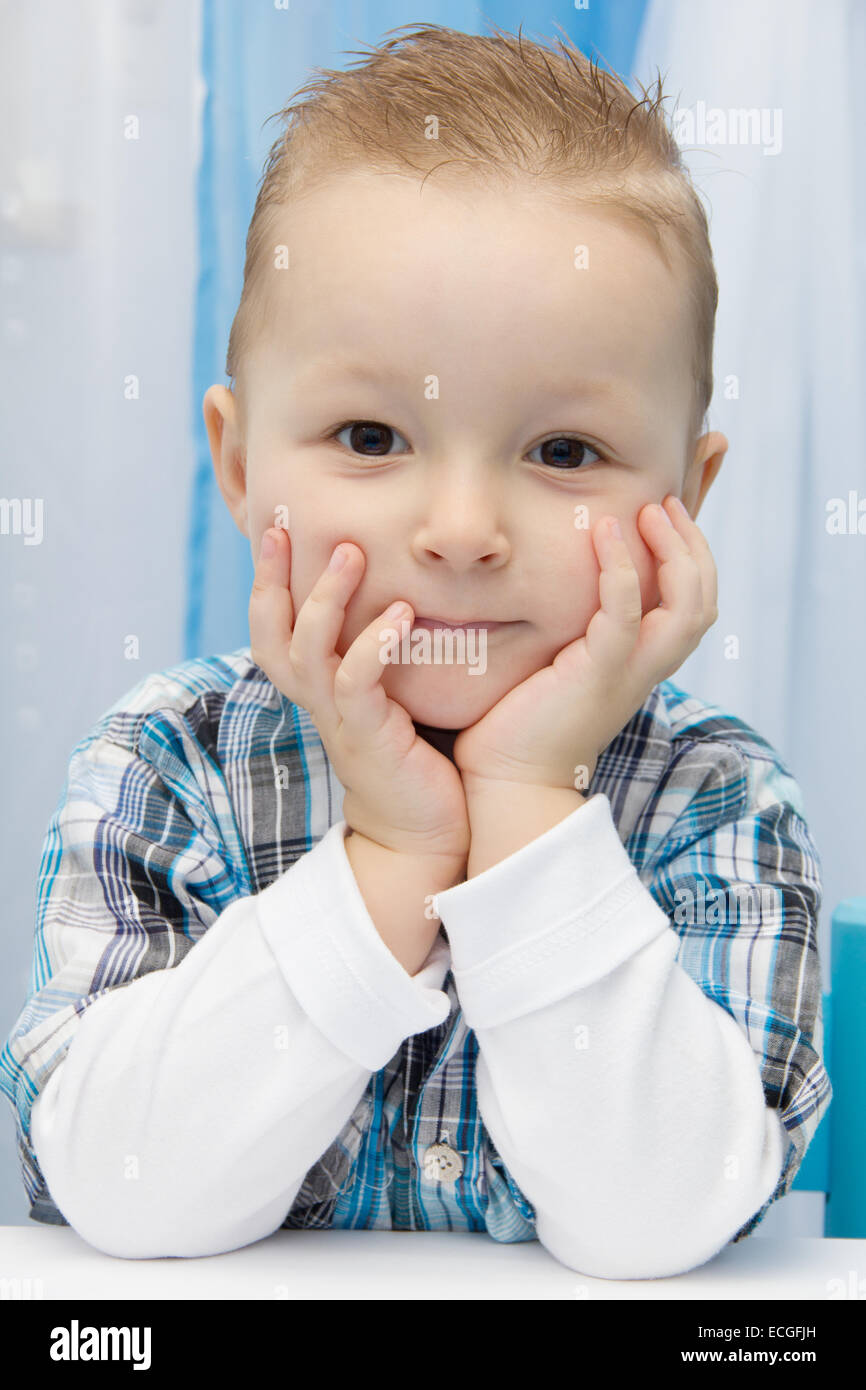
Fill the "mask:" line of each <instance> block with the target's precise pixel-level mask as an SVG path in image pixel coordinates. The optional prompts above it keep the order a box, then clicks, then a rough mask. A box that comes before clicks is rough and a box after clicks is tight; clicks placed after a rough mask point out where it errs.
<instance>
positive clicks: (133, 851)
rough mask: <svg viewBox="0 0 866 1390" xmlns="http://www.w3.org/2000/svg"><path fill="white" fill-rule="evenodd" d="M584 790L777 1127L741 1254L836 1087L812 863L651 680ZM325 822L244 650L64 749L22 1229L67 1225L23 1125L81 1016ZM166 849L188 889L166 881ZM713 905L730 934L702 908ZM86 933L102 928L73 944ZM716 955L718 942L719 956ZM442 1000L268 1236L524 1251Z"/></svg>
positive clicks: (728, 749)
mask: <svg viewBox="0 0 866 1390" xmlns="http://www.w3.org/2000/svg"><path fill="white" fill-rule="evenodd" d="M599 793H601V794H603V795H605V796H606V797H607V798H608V800H609V803H610V808H611V814H612V818H613V821H614V824H615V825H616V828H617V831H618V833H619V835H620V838H621V840H622V843H623V845H624V847H625V850H626V852H627V854H628V856H629V858H630V860H631V862H632V863H633V865H634V867H635V869H636V871H637V874H638V876H639V878H640V879H641V881H642V883H643V884H644V885H645V886H646V888H647V889H648V890H649V892H650V893H651V894H652V896H653V898H654V899H655V901H656V903H657V904H658V905H659V907H660V908H661V909H662V910H663V911H664V912H665V913H666V914H667V916H668V918H669V920H670V923H671V925H672V926H673V928H674V930H675V931H676V932H677V935H678V936H679V940H680V946H679V951H678V954H677V960H678V962H679V964H680V965H681V966H682V968H683V969H684V970H685V971H686V972H687V974H688V975H690V976H691V978H692V979H693V980H694V981H695V982H696V983H697V984H698V985H699V987H700V988H701V990H703V991H704V993H705V994H706V995H707V996H708V997H709V998H710V999H712V1000H714V1001H715V1002H716V1003H717V1004H719V1005H720V1006H721V1007H722V1008H723V1009H725V1010H726V1011H727V1012H728V1013H729V1014H730V1015H731V1016H732V1017H733V1018H734V1019H735V1020H736V1022H737V1023H738V1024H739V1026H740V1027H741V1028H742V1030H743V1032H744V1034H745V1035H746V1037H747V1039H748V1041H749V1043H750V1045H751V1047H752V1049H753V1051H754V1053H755V1055H756V1058H757V1059H758V1062H759V1065H760V1073H761V1080H762V1083H763V1089H764V1095H765V1100H766V1104H767V1105H768V1106H771V1107H773V1108H775V1109H776V1110H778V1112H779V1115H780V1118H781V1120H782V1122H783V1125H784V1128H785V1131H786V1133H787V1137H788V1149H787V1153H786V1157H785V1163H784V1168H783V1171H782V1174H781V1177H780V1180H779V1183H778V1185H777V1188H776V1190H775V1192H774V1193H773V1194H772V1196H771V1198H770V1199H769V1200H768V1201H767V1203H766V1204H765V1205H764V1207H762V1208H761V1210H760V1211H759V1212H758V1213H756V1214H755V1215H754V1216H753V1217H752V1219H751V1220H750V1221H749V1222H748V1223H747V1224H746V1225H745V1226H743V1227H742V1228H741V1229H740V1231H738V1232H737V1234H736V1235H735V1236H734V1240H739V1239H741V1238H742V1237H743V1236H745V1235H748V1234H749V1232H750V1231H751V1230H752V1229H753V1228H754V1226H755V1225H756V1224H757V1223H758V1221H759V1220H760V1219H761V1218H762V1217H763V1215H764V1214H765V1212H766V1211H767V1209H768V1208H769V1206H770V1204H771V1202H772V1201H775V1200H777V1199H778V1198H779V1197H781V1196H783V1195H784V1193H785V1192H787V1190H788V1189H789V1187H790V1185H791V1182H792V1181H793V1179H794V1176H795V1175H796V1172H797V1168H798V1167H799V1164H800V1162H801V1161H802V1158H803V1155H804V1153H805V1151H806V1148H807V1146H808V1144H809V1142H810V1140H811V1138H812V1136H813V1135H814V1133H815V1130H816V1129H817V1127H818V1124H819V1122H820V1120H821V1119H822V1117H823V1114H824V1112H825V1110H826V1108H827V1106H828V1105H829V1103H830V1099H831V1094H832V1091H831V1086H830V1081H829V1079H828V1076H827V1073H826V1071H825V1069H824V1066H823V1062H822V1057H821V1048H822V1032H823V1029H822V1018H821V975H820V968H819V958H818V950H817V935H816V932H817V918H818V911H819V907H820V903H821V880H820V861H819V858H818V854H817V851H816V849H815V846H814V844H813V842H812V839H811V837H810V834H809V831H808V828H807V826H806V823H805V820H804V817H803V808H802V804H801V797H800V792H799V788H798V787H797V784H796V782H795V781H794V779H793V777H792V775H791V773H790V772H789V770H788V769H787V768H786V767H785V765H784V764H783V763H782V762H781V760H780V759H779V757H778V755H777V754H776V753H775V752H774V750H773V749H772V748H771V746H770V745H769V744H768V743H767V742H766V741H765V740H764V739H763V738H762V737H761V736H760V735H759V734H757V733H756V732H755V731H754V730H753V729H751V728H750V727H749V726H748V725H747V724H745V723H744V722H743V721H742V720H740V719H738V718H736V717H735V716H734V715H731V714H728V713H725V712H724V711H722V710H720V709H718V708H716V707H715V706H712V705H710V704H708V703H706V702H705V701H703V700H700V699H698V698H697V697H695V696H693V695H690V694H688V693H687V692H686V691H684V690H682V689H681V688H679V687H678V686H677V685H675V684H674V683H673V682H672V681H670V680H667V681H663V682H661V683H660V684H659V685H657V686H656V687H655V689H654V690H653V691H652V693H651V694H650V696H649V698H648V700H647V701H646V703H645V704H644V706H643V707H642V708H641V709H640V710H639V711H638V712H637V713H636V714H635V715H634V717H633V718H632V719H631V720H630V721H629V723H628V724H627V725H626V727H625V728H624V729H623V730H622V732H621V733H620V734H619V735H618V736H617V737H616V738H615V739H614V740H613V741H612V742H611V743H610V744H609V745H608V747H607V748H606V749H605V750H604V751H603V753H602V754H601V756H600V758H599V760H598V763H597V766H596V768H595V772H594V775H593V777H592V780H591V782H590V784H589V786H588V788H587V789H586V795H587V796H594V795H596V794H599ZM341 814H342V803H341V788H340V785H339V782H338V781H337V780H336V777H335V775H334V773H333V769H332V767H331V765H330V763H329V761H328V758H327V756H326V754H325V750H324V747H323V745H322V742H321V739H320V738H319V735H318V732H317V730H316V728H315V726H314V724H313V722H312V720H311V718H310V716H309V714H308V713H307V711H306V710H304V709H302V708H300V707H298V706H296V705H294V704H293V703H292V702H291V701H290V700H288V699H287V698H286V697H285V696H283V695H282V694H281V693H280V692H279V691H277V690H276V689H275V687H274V686H273V685H272V684H271V682H270V681H269V680H268V679H267V677H266V676H265V674H264V673H263V672H262V671H261V670H260V668H259V667H258V666H256V665H255V663H254V662H253V661H252V659H251V656H250V650H249V648H248V647H244V648H240V649H239V650H237V651H235V652H231V653H229V654H227V655H223V656H214V657H212V658H209V659H197V660H192V661H187V662H184V663H182V664H180V665H178V666H175V667H172V668H170V669H168V670H166V671H163V672H160V673H158V674H156V675H152V676H150V677H147V678H146V679H145V680H143V681H141V682H139V684H138V685H136V686H135V687H134V688H133V689H132V690H131V691H130V692H128V694H127V695H125V696H124V697H123V698H121V699H120V700H118V701H117V702H116V704H114V705H113V706H112V707H111V709H109V710H108V711H107V712H106V713H105V714H104V715H103V717H102V718H101V719H100V720H99V722H98V723H97V725H96V726H95V728H94V729H93V730H92V732H91V733H90V734H89V735H87V736H86V737H85V738H84V739H82V740H81V742H80V743H79V744H78V745H77V746H76V748H75V749H74V750H73V753H72V755H71V759H70V764H69V770H68V774H67V779H66V783H65V786H64V789H63V792H62V795H61V797H60V800H59V802H58V805H57V808H56V810H55V812H54V814H53V816H52V818H51V821H50V823H49V826H48V830H47V834H46V838H45V844H44V848H43V853H42V861H41V865H40V871H39V884H38V906H37V919H36V933H35V949H34V958H33V968H32V974H31V981H30V987H29V992H28V997H27V1000H26V1003H25V1005H24V1008H23V1010H22V1012H21V1014H20V1016H19V1018H18V1020H17V1021H16V1023H15V1025H14V1027H13V1029H12V1031H11V1033H10V1035H9V1037H8V1039H7V1040H6V1044H5V1046H4V1048H3V1051H2V1053H0V1088H2V1090H3V1092H4V1093H5V1095H6V1096H7V1097H8V1098H9V1100H10V1102H11V1104H12V1107H13V1109H14V1114H15V1120H16V1129H17V1142H18V1154H19V1161H20V1165H21V1173H22V1177H23V1181H24V1184H25V1187H26V1190H27V1195H28V1198H29V1201H30V1207H31V1210H30V1215H31V1217H32V1218H33V1219H34V1220H37V1221H41V1222H48V1223H54V1224H60V1225H66V1224H68V1223H67V1222H66V1220H65V1218H64V1217H63V1215H62V1214H61V1212H60V1211H59V1210H58V1208H57V1207H56V1205H55V1204H54V1202H53V1200H52V1198H51V1194H50V1192H49V1191H48V1188H47V1185H46V1182H45V1179H44V1177H43V1175H42V1173H41V1171H40V1168H39V1163H38V1160H37V1157H36V1154H35V1151H34V1149H33V1147H32V1145H31V1135H30V1116H31V1111H32V1107H33V1104H34V1102H35V1100H36V1098H37V1097H38V1096H39V1094H40V1092H41V1091H42V1090H43V1088H44V1087H45V1084H46V1082H47V1080H48V1078H49V1077H50V1076H51V1075H52V1073H53V1072H54V1070H55V1068H56V1067H57V1066H58V1065H59V1064H60V1063H61V1062H62V1060H63V1058H64V1057H65V1055H66V1052H67V1050H68V1048H69V1045H70V1043H71V1041H72V1039H73V1038H74V1036H75V1034H76V1031H77V1028H78V1026H79V1024H80V1022H81V1019H82V1016H83V1015H84V1013H85V1011H86V1010H87V1009H88V1008H89V1007H90V1006H91V1005H92V1004H93V1003H94V1002H95V1001H96V1000H97V999H99V998H100V997H101V996H102V995H103V994H104V993H105V992H106V991H109V990H113V989H116V988H118V987H119V986H121V985H123V984H125V983H128V982H129V981H130V980H132V979H135V978H137V977H138V976H141V975H144V974H147V973H149V972H150V971H153V970H161V969H166V968H172V967H173V966H176V965H177V964H178V963H179V962H180V961H181V960H182V959H183V958H184V956H185V955H186V953H187V951H189V950H190V949H191V947H192V946H193V945H194V944H195V942H196V941H197V940H198V939H199V938H200V937H201V934H202V931H203V930H206V929H207V927H209V926H210V925H211V924H212V923H213V922H214V921H215V920H216V918H217V917H218V916H219V915H220V914H221V913H222V912H223V911H224V910H225V909H226V908H227V907H228V906H229V905H230V904H231V903H232V902H234V901H236V900H237V899H238V898H240V897H247V896H249V895H252V894H257V893H260V892H262V891H263V890H264V889H265V888H267V887H268V886H269V885H270V884H271V883H273V882H274V881H275V879H277V878H278V877H279V876H280V875H282V874H283V873H284V872H285V871H286V870H287V869H288V868H289V867H290V866H291V865H292V864H293V863H294V862H295V861H296V860H298V859H299V858H300V857H301V856H302V855H305V854H307V853H308V852H309V851H310V850H311V849H312V848H313V846H314V845H315V844H317V843H318V841H319V840H320V839H321V838H322V836H323V835H324V834H325V832H326V831H327V830H328V829H329V828H330V827H331V826H332V825H333V824H334V823H335V822H336V821H338V820H339V819H340V818H341ZM179 856H182V862H183V864H184V865H187V866H188V865H191V864H194V865H195V873H194V874H192V873H189V874H184V873H179V872H178V860H179ZM731 890H733V891H734V893H735V895H736V900H737V903H738V906H739V908H740V911H739V912H738V913H737V914H736V916H737V918H738V920H736V921H734V922H733V923H732V922H731V921H730V920H729V916H730V914H729V913H727V912H726V911H725V910H722V911H721V912H719V911H714V907H713V903H714V901H715V902H717V901H718V894H719V893H728V894H730V893H731ZM714 894H715V895H716V897H715V899H714ZM696 903H697V904H698V906H699V911H698V912H697V913H696V912H695V911H694V906H695V904H696ZM701 904H703V907H701V906H700V905H701ZM689 905H690V906H689ZM84 923H86V925H87V926H88V927H90V928H94V927H96V928H98V930H88V931H77V930H76V927H77V926H79V925H83V924H84ZM440 930H441V929H440ZM442 935H443V936H444V932H442ZM733 938H736V939H737V941H736V949H733V948H732V947H731V945H730V944H727V945H726V943H730V942H731V941H732V939H733ZM142 942H145V943H147V946H146V949H142V946H141V943H142ZM133 946H134V949H130V948H131V947H133ZM442 988H443V990H444V991H445V992H446V993H447V995H448V1000H449V1003H450V1013H449V1015H448V1017H447V1018H446V1019H445V1021H444V1022H442V1023H441V1024H439V1025H437V1026H434V1027H432V1028H429V1029H428V1030H426V1031H425V1032H423V1033H418V1034H416V1035H414V1036H411V1037H408V1038H406V1039H405V1040H404V1042H403V1043H402V1045H401V1046H400V1048H399V1049H398V1051H397V1052H396V1053H395V1055H394V1056H393V1058H392V1059H391V1060H390V1061H389V1062H388V1064H387V1065H386V1066H385V1067H383V1068H382V1069H381V1070H380V1071H377V1072H375V1073H371V1076H370V1081H369V1084H368V1086H367V1088H366V1090H365V1092H364V1094H363V1095H362V1096H361V1098H360V1100H359V1102H358V1104H357V1105H356V1106H355V1109H354V1111H353V1113H352V1115H351V1116H350V1119H349V1121H348V1123H347V1124H346V1125H345V1127H344V1129H343V1131H342V1133H341V1134H340V1135H339V1136H338V1137H337V1139H336V1140H335V1141H334V1143H333V1144H332V1145H331V1147H330V1148H329V1149H328V1150H327V1152H325V1153H324V1154H322V1155H321V1157H320V1158H319V1159H318V1160H317V1162H316V1163H315V1164H314V1165H313V1167H312V1168H311V1169H310V1171H309V1172H308V1173H307V1175H306V1177H305V1179H304V1181H303V1183H302V1185H301V1187H300V1190H299V1191H298V1193H297V1196H296V1198H295V1201H294V1203H293V1204H292V1207H291V1209H290V1211H288V1212H287V1214H286V1218H285V1221H284V1222H283V1225H284V1226H285V1227H363V1228H376V1227H378V1228H390V1229H403V1230H470V1231H487V1232H488V1233H489V1234H490V1235H491V1236H493V1237H494V1238H495V1239H496V1240H500V1241H522V1240H532V1239H535V1238H536V1232H535V1212H534V1210H533V1208H532V1205H531V1203H530V1202H529V1201H528V1200H527V1199H526V1197H525V1196H524V1194H523V1193H522V1192H521V1191H520V1189H519V1187H518V1186H517V1184H516V1182H515V1181H514V1179H513V1178H512V1176H511V1175H510V1174H509V1172H508V1171H507V1169H506V1167H505V1165H504V1163H503V1161H502V1159H501V1157H500V1156H499V1154H498V1153H497V1151H496V1149H495V1147H494V1145H493V1143H492V1140H491V1138H490V1135H489V1134H488V1133H487V1132H486V1130H485V1127H484V1125H483V1123H482V1120H481V1117H480V1115H479V1111H478V1106H477V1101H476V1088H475V1063H476V1057H477V1053H478V1044H477V1041H476V1038H475V1035H474V1034H473V1032H472V1030H471V1029H469V1028H467V1026H466V1023H465V1020H464V1017H463V1014H462V1012H461V1009H460V1003H459V1000H458V997H457V993H456V990H455V987H454V979H453V976H452V973H451V971H450V970H449V971H448V974H447V975H446V977H445V982H444V984H443V986H442ZM440 1142H442V1143H444V1144H446V1145H448V1146H449V1149H450V1150H451V1151H455V1152H456V1153H457V1154H459V1156H460V1160H461V1161H462V1165H463V1171H462V1175H461V1176H460V1178H459V1180H458V1181H453V1182H430V1181H428V1180H427V1179H426V1178H425V1174H424V1167H425V1155H427V1160H426V1161H427V1163H428V1164H429V1162H430V1156H429V1150H430V1148H431V1147H432V1146H434V1145H436V1144H437V1143H440ZM428 1176H429V1174H428Z"/></svg>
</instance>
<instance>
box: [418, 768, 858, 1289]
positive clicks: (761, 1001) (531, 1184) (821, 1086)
mask: <svg viewBox="0 0 866 1390" xmlns="http://www.w3.org/2000/svg"><path fill="white" fill-rule="evenodd" d="M726 756H727V755H726ZM731 756H732V757H734V758H735V759H739V763H738V766H739V767H740V771H742V772H743V778H742V789H743V793H742V797H741V798H740V807H739V813H738V814H735V815H734V817H733V819H731V820H727V821H725V822H724V823H722V824H718V823H717V824H715V826H714V827H713V828H712V829H705V830H704V833H703V834H701V833H700V831H699V830H698V833H696V829H697V820H696V818H695V817H694V816H691V817H690V816H689V815H685V814H684V815H683V816H682V817H681V818H680V819H679V820H677V822H676V823H675V825H674V826H673V827H672V830H671V833H670V834H669V835H667V836H665V837H661V843H660V845H659V846H658V848H657V849H656V850H655V851H654V853H653V854H652V855H650V856H649V859H648V861H647V864H646V867H645V868H644V869H643V870H642V874H643V877H644V878H645V879H646V880H647V881H646V883H645V882H643V881H642V878H641V876H639V874H638V872H637V870H636V869H635V866H634V864H633V863H632V862H631V860H630V858H629V856H628V854H627V853H626V850H625V847H624V845H623V843H622V841H621V840H620V837H619V834H618V831H617V829H616V827H615V825H614V822H613V819H612V814H611V807H610V802H609V800H608V798H607V796H605V795H603V794H597V795H595V796H592V797H591V798H590V799H589V800H588V801H587V802H586V804H585V805H583V806H581V807H580V808H579V809H577V810H576V811H575V812H574V813H573V814H572V815H571V816H569V817H567V818H566V819H565V820H564V821H562V822H560V823H559V824H558V825H556V826H555V827H553V828H552V829H551V830H550V831H548V832H546V833H545V834H544V835H542V836H540V837H538V838H537V839H536V840H534V841H532V842H530V843H529V844H527V845H525V846H523V847H522V848H521V850H520V851H519V852H517V853H516V854H513V855H511V856H509V857H508V858H507V859H505V860H503V861H501V862H500V863H499V864H496V865H494V866H492V867H491V868H490V869H488V870H486V871H485V872H484V873H482V874H480V875H479V876H478V877H476V878H473V879H470V880H468V881H467V882H465V883H463V884H458V885H456V886H455V887H452V888H450V889H448V890H447V892H442V893H439V894H438V895H437V898H436V904H437V911H438V912H439V914H440V916H441V918H442V920H443V922H444V923H445V925H446V928H447V931H448V936H449V941H450V944H451V953H452V969H453V972H454V980H455V984H456V987H457V992H458V994H459V997H460V1002H461V1006H462V1008H463V1011H464V1014H465V1016H466V1019H467V1022H468V1023H469V1025H470V1026H471V1027H472V1028H473V1029H474V1030H475V1032H476V1034H477V1037H478V1044H479V1057H478V1066H477V1087H478V1104H479V1110H480V1112H481V1115H482V1118H483V1120H484V1123H485V1126H486V1128H487V1129H488V1131H489V1133H490V1135H491V1138H492V1139H493V1142H494V1143H495V1144H496V1146H497V1148H498V1150H499V1152H500V1154H501V1155H502V1158H503V1159H504V1161H505V1163H506V1164H507V1166H508V1169H509V1170H510V1172H511V1174H512V1175H513V1177H514V1179H515V1180H516V1182H517V1183H519V1185H520V1187H521V1188H522V1190H523V1192H524V1193H525V1194H526V1196H527V1197H528V1199H529V1201H530V1202H531V1204H532V1206H533V1208H534V1214H535V1221H536V1231H537V1234H538V1238H539V1240H540V1241H541V1242H542V1244H544V1245H545V1246H546V1247H547V1249H548V1250H550V1252H551V1253H552V1254H553V1255H554V1256H556V1257H557V1258H558V1259H559V1260H561V1261H562V1262H563V1263H564V1264H566V1265H568V1266H569V1267H570V1268H573V1269H575V1270H579V1271H581V1272H583V1273H585V1274H588V1275H592V1276H597V1277H602V1278H611V1279H615V1278H635V1279H637V1278H657V1277H664V1276H668V1275H673V1274H679V1273H683V1272H685V1271H687V1270H689V1269H692V1268H695V1267H696V1266H698V1265H700V1264H702V1263H704V1262H705V1261H706V1260H708V1259H710V1258H711V1257H712V1256H713V1255H715V1254H716V1253H718V1251H719V1250H720V1249H721V1248H722V1247H723V1246H724V1245H725V1244H726V1243H728V1242H729V1241H730V1240H731V1239H738V1238H740V1237H741V1236H742V1235H744V1234H747V1233H748V1231H749V1230H751V1229H752V1227H753V1226H754V1224H756V1222H757V1221H758V1220H759V1219H760V1217H761V1216H762V1215H763V1214H764V1212H765V1211H766V1209H767V1207H768V1206H769V1204H770V1202H771V1201H773V1200H775V1199H776V1198H778V1197H779V1196H780V1195H782V1193H783V1192H784V1191H786V1190H787V1187H788V1186H789V1185H790V1183H791V1181H792V1180H793V1176H794V1174H795V1172H796V1169H797V1166H798V1164H799V1161H800V1160H801V1159H802V1156H803V1154H804V1152H805V1149H806V1146H807V1144H808V1142H809V1139H810V1138H811V1135H812V1134H813V1133H814V1131H815V1129H816V1128H817V1125H818V1122H819V1120H820V1118H821V1116H822V1114H823V1111H824V1110H825V1109H826V1106H827V1104H828V1103H829V1099H830V1094H831V1093H830V1086H829V1081H828V1079H827V1076H826V1073H825V1071H824V1068H823V1065H822V1061H821V1055H820V1045H821V1034H820V997H821V995H820V971H819V965H818V955H817V944H816V918H817V911H818V907H819V903H820V882H819V869H818V859H817V854H816V852H815V850H814V846H813V845H812V842H811V840H810V838H809V835H808V831H807V830H806V827H805V824H804V822H803V820H802V818H801V816H800V815H799V813H798V812H797V810H796V809H795V804H792V803H791V802H790V801H788V800H786V799H783V800H780V799H779V797H780V794H781V795H783V796H784V795H785V794H786V792H787V791H788V790H790V789H789V788H787V787H786V786H785V785H784V784H783V779H781V780H780V776H779V773H778V769H772V768H770V767H768V766H764V765H762V764H757V765H755V764H750V765H748V766H746V765H745V760H744V759H742V758H740V755H739V754H737V753H736V752H733V753H732V754H731ZM792 795H794V796H796V795H797V793H796V788H795V787H794V789H793V792H792ZM717 807H718V798H716V808H717ZM693 809H694V808H693ZM716 820H717V821H718V811H717V809H716ZM700 883H703V884H704V885H705V889H706V888H707V887H708V886H709V885H713V886H714V887H718V886H722V887H725V888H727V889H734V888H736V889H737V890H738V891H737V892H736V894H734V895H733V896H734V897H735V898H736V901H737V902H738V903H739V904H740V905H741V907H742V908H743V910H744V912H745V914H746V915H747V917H748V919H749V920H748V924H746V925H744V924H743V921H742V916H741V917H740V919H739V920H736V921H733V922H728V921H725V920H724V918H725V909H723V911H722V914H721V915H722V918H723V920H722V922H721V923H719V921H718V917H717V918H716V920H715V922H714V921H713V918H712V913H711V912H710V911H707V910H706V909H707V904H706V897H705V898H704V907H703V908H701V907H699V902H700V896H699V894H698V893H697V891H696V890H697V886H698V885H699V884H700ZM686 894H690V895H691V896H690V897H687V896H686ZM727 903H728V908H727V911H728V915H730V897H729V898H728V899H727ZM684 905H685V907H686V911H685V912H680V913H678V912H677V909H678V908H682V907H683V906H684ZM707 918H709V920H706V919H707Z"/></svg>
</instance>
